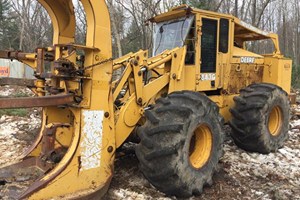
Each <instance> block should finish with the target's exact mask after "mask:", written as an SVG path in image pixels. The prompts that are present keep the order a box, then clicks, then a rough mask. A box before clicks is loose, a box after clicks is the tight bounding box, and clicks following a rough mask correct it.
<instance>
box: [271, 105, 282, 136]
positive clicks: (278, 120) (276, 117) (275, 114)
mask: <svg viewBox="0 0 300 200" xmlns="http://www.w3.org/2000/svg"><path fill="white" fill-rule="evenodd" d="M281 126H282V111H281V109H280V107H279V106H275V107H274V108H273V109H272V110H271V112H270V115H269V123H268V128H269V132H270V133H271V135H273V136H277V135H279V133H280V129H281Z"/></svg>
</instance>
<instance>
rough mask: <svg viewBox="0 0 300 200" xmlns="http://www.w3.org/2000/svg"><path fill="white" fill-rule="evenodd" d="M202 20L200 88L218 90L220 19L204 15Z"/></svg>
mask: <svg viewBox="0 0 300 200" xmlns="http://www.w3.org/2000/svg"><path fill="white" fill-rule="evenodd" d="M201 22H202V23H201V32H200V38H201V39H200V68H199V69H200V76H199V77H198V78H199V80H198V81H199V84H198V90H200V91H209V90H216V89H217V87H216V83H218V78H219V74H218V72H217V64H218V46H219V45H218V41H219V40H218V37H219V35H218V32H219V31H218V30H219V20H218V19H214V18H204V17H202V18H201Z"/></svg>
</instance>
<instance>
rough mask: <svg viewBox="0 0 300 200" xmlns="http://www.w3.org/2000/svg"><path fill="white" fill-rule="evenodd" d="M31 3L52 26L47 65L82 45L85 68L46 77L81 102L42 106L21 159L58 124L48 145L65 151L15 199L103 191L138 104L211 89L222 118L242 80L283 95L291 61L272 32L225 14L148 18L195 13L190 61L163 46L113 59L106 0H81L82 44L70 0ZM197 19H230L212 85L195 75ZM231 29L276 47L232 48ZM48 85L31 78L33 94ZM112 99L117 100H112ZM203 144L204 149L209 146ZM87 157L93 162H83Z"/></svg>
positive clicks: (35, 59) (30, 60)
mask: <svg viewBox="0 0 300 200" xmlns="http://www.w3.org/2000/svg"><path fill="white" fill-rule="evenodd" d="M38 1H39V2H40V3H41V4H42V5H43V6H44V7H45V9H46V10H47V11H48V13H49V15H50V18H51V20H52V24H53V28H54V36H53V46H52V47H49V48H47V49H46V51H49V52H54V62H55V61H59V60H60V59H62V58H63V59H67V60H68V61H70V62H72V63H76V60H75V59H76V55H69V53H68V51H67V50H66V49H65V48H64V47H68V46H71V47H72V48H75V49H81V50H83V51H84V52H85V62H84V68H86V70H84V74H82V75H80V76H78V77H74V78H73V79H60V78H59V77H56V78H50V79H51V80H50V85H51V86H54V85H56V86H59V87H60V88H63V93H68V92H70V91H72V92H73V93H77V92H78V91H81V93H82V94H80V95H81V96H82V99H81V101H80V103H78V104H76V105H71V106H67V107H65V108H59V107H47V108H45V109H44V110H43V123H42V130H41V134H40V136H39V138H38V139H37V140H36V142H35V143H34V147H33V148H31V149H30V151H27V152H26V153H25V154H24V156H25V158H26V157H29V156H34V157H38V156H39V155H40V154H41V152H42V146H43V144H42V142H41V140H42V133H43V132H44V131H45V130H46V129H49V128H51V127H53V126H58V128H57V130H56V135H57V140H58V141H59V142H57V143H56V144H55V147H59V146H60V145H61V144H63V145H65V146H67V147H68V151H67V153H66V154H65V156H64V157H63V159H62V160H61V162H59V163H58V164H57V165H56V166H55V168H54V169H53V170H52V171H50V172H49V173H47V174H46V176H45V177H43V178H42V179H40V180H38V181H37V182H36V183H34V184H33V185H32V186H30V187H29V189H28V190H27V191H26V192H25V193H24V194H23V195H22V196H21V198H29V199H48V198H55V197H60V198H62V197H63V198H74V197H76V198H78V197H86V198H90V197H92V196H93V195H96V196H97V197H99V198H100V196H102V195H103V194H104V193H105V192H106V190H107V189H108V186H109V183H110V180H111V178H112V175H113V164H114V158H115V150H116V148H118V147H120V146H121V145H122V144H123V143H124V141H125V140H126V139H127V138H128V137H129V135H130V134H131V133H132V132H133V131H134V129H135V128H136V127H137V126H138V124H142V122H141V121H142V120H141V119H142V118H143V115H144V111H145V109H147V108H148V106H149V105H150V104H153V103H155V100H156V99H158V98H160V97H161V96H162V95H165V94H169V93H172V92H174V91H180V90H191V91H199V92H203V93H205V92H212V91H213V93H212V94H210V95H209V97H210V99H212V100H213V101H214V102H215V103H216V104H217V105H218V106H219V107H220V113H221V114H222V115H223V116H224V118H225V120H226V121H228V120H229V119H230V117H231V115H230V112H229V108H230V107H232V106H233V104H234V102H233V97H234V96H237V95H238V93H239V89H242V88H243V87H245V86H247V85H249V84H251V83H254V82H262V81H263V82H269V83H273V84H276V85H279V86H282V87H283V89H285V90H286V91H287V92H289V90H290V81H291V78H290V76H291V66H292V63H291V60H289V59H286V58H284V57H283V56H282V55H281V54H280V49H279V43H278V36H277V35H276V34H264V33H263V32H262V31H260V30H258V29H257V30H256V29H255V28H253V27H251V26H247V25H245V23H243V22H241V21H240V20H239V19H237V18H235V17H233V16H231V15H225V14H219V13H214V12H210V11H203V10H199V9H193V8H189V7H188V6H186V5H183V6H180V7H177V8H174V9H172V10H171V11H170V12H167V13H164V14H162V15H159V16H157V17H154V18H153V19H151V21H152V22H162V21H165V20H170V19H174V18H178V17H183V16H186V15H190V14H193V15H195V25H196V44H197V47H196V49H195V50H196V55H195V59H196V60H195V65H188V66H186V65H185V55H186V52H187V49H186V47H181V48H174V49H172V50H166V51H164V52H163V53H161V54H160V55H157V56H154V57H152V58H148V51H143V50H140V51H138V52H136V53H129V54H127V55H125V56H123V57H121V58H118V59H116V60H114V61H112V59H111V57H112V48H111V30H110V19H109V12H108V9H107V6H106V2H105V0H81V3H82V5H83V8H84V11H85V13H86V19H87V35H86V41H87V42H86V45H84V46H81V45H76V44H74V37H75V14H74V7H73V4H72V0H55V1H53V0H38ZM202 18H210V19H215V20H217V21H218V24H219V20H220V18H225V19H228V20H229V39H228V41H229V47H228V53H220V52H216V53H217V62H216V63H217V66H216V69H217V70H216V80H215V82H216V83H215V87H212V86H211V82H210V81H201V80H200V77H201V72H200V65H201V60H200V59H201V56H200V55H201V48H200V46H201V34H202V30H201V28H202ZM218 27H219V26H218ZM237 27H238V28H242V29H244V30H246V32H247V33H250V34H254V37H255V38H256V39H266V38H267V39H272V40H273V42H274V45H275V52H274V53H273V55H268V56H261V55H257V54H254V53H251V52H249V51H247V50H246V49H243V48H238V47H235V46H234V39H235V35H234V34H235V28H237ZM218 32H219V31H218ZM218 39H219V35H218ZM217 49H218V48H217ZM39 56H41V58H39ZM42 56H43V55H38V54H26V55H25V57H23V58H22V59H19V60H20V61H22V62H24V63H26V64H28V65H29V66H31V67H32V68H33V69H35V70H36V71H37V70H39V67H41V65H42V64H43V62H44V60H43V59H42ZM242 57H254V58H255V62H253V63H242V62H241V58H242ZM54 62H52V65H54V64H53V63H54ZM91 66H92V67H91ZM121 68H124V70H123V74H122V76H121V78H120V79H119V80H116V81H114V82H112V74H113V73H114V72H115V71H116V70H119V69H121ZM153 70H155V71H156V72H157V73H158V74H156V75H155V74H152V75H151V78H150V79H149V80H148V77H146V76H147V75H149V73H150V74H151V72H152V71H153ZM52 73H53V74H54V75H59V72H58V71H57V70H52ZM78 80H80V81H78ZM47 82H49V80H45V79H43V78H40V79H38V80H37V81H36V89H35V92H36V93H37V94H38V96H44V95H47V92H46V91H45V84H46V83H47ZM79 82H81V83H79ZM238 83H240V84H238ZM207 94H208V93H207ZM80 95H79V96H80ZM116 101H119V102H120V104H119V105H117V104H115V102H116ZM60 125H61V126H60ZM59 126H60V127H59ZM270 126H271V127H272V125H270ZM199 130H200V131H196V132H197V133H196V139H197V142H196V143H197V144H199V145H200V146H201V145H202V143H201V142H200V139H201V138H202V132H203V134H204V135H203V138H205V140H207V139H209V138H210V137H211V136H209V129H207V128H205V127H204V128H200V129H199ZM201 140H202V139H201ZM200 143H201V144H200ZM88 144H89V145H88ZM205 145H207V147H209V144H206V143H205ZM95 149H96V151H95ZM201 152H202V151H201V149H198V150H197V148H196V153H195V154H194V155H197V156H193V155H192V156H191V159H190V160H191V162H192V163H194V164H193V165H194V166H195V168H199V167H201V166H203V165H204V164H205V162H206V160H207V159H206V157H207V155H210V154H208V152H202V153H201ZM200 154H201V155H204V157H203V159H200V160H199V159H198V158H196V157H199V156H198V155H200ZM89 159H91V162H92V164H90V163H88V161H89Z"/></svg>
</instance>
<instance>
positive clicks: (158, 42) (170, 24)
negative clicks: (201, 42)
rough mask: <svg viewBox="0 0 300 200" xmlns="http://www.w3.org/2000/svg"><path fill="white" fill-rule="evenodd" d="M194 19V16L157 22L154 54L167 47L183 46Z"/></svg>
mask: <svg viewBox="0 0 300 200" xmlns="http://www.w3.org/2000/svg"><path fill="white" fill-rule="evenodd" d="M193 20H194V16H192V17H189V18H186V17H184V18H179V19H176V20H171V21H165V22H160V23H157V24H156V25H155V28H154V47H153V56H156V55H158V54H160V53H162V52H163V51H165V50H167V49H170V50H171V49H173V48H175V47H182V46H183V45H184V41H185V39H186V37H187V35H188V33H189V30H190V28H191V25H192V23H193Z"/></svg>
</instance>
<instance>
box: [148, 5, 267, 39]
mask: <svg viewBox="0 0 300 200" xmlns="http://www.w3.org/2000/svg"><path fill="white" fill-rule="evenodd" d="M191 14H200V15H201V16H207V17H215V18H225V19H229V20H232V21H233V22H234V24H235V27H234V37H235V38H237V39H239V40H242V41H253V40H263V39H271V35H272V33H269V32H266V31H263V30H260V29H258V28H256V27H254V26H252V25H250V24H247V23H246V22H244V21H242V20H240V19H238V18H237V17H234V16H233V15H229V14H222V13H217V12H212V11H207V10H202V9H197V8H192V7H189V6H187V5H185V4H184V5H181V6H179V7H175V8H173V9H171V10H170V11H169V12H166V13H163V14H160V15H158V16H156V17H153V18H151V19H150V21H151V22H154V23H158V22H162V21H167V20H171V19H174V18H178V17H184V16H189V15H191Z"/></svg>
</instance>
